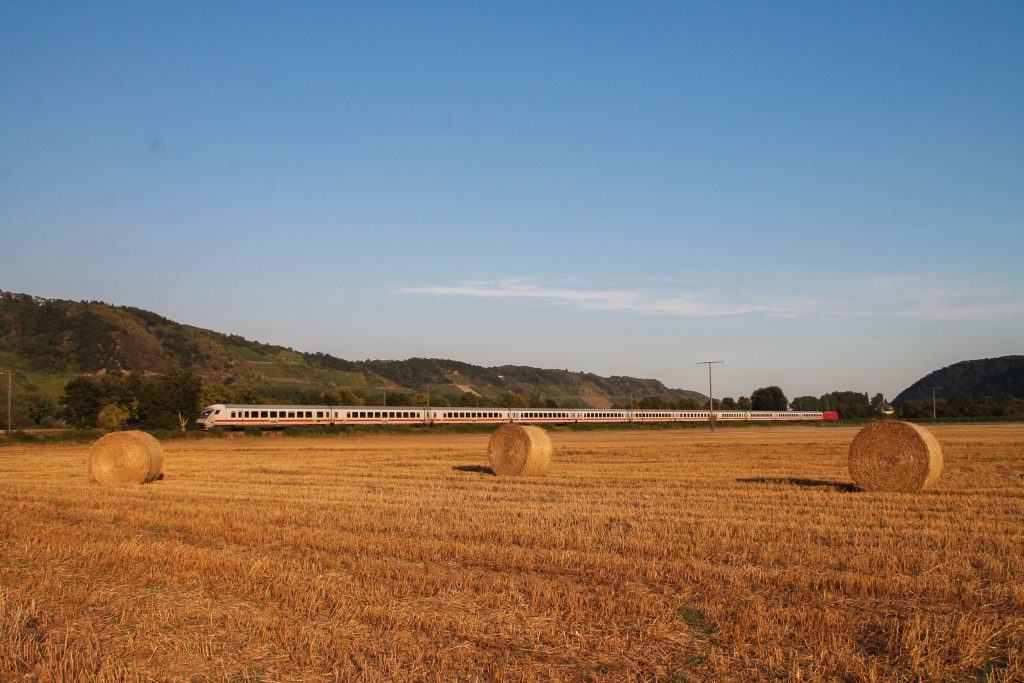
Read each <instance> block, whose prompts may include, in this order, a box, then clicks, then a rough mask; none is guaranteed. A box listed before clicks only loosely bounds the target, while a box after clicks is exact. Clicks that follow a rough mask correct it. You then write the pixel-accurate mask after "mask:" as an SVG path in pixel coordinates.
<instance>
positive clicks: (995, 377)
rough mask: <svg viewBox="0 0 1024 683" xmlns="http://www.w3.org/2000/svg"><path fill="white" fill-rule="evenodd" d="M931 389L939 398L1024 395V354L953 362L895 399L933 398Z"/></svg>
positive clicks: (917, 382) (902, 400) (1021, 396)
mask: <svg viewBox="0 0 1024 683" xmlns="http://www.w3.org/2000/svg"><path fill="white" fill-rule="evenodd" d="M932 389H934V390H935V395H936V397H938V398H940V399H947V398H951V397H953V396H958V395H966V396H970V397H972V398H974V399H982V398H985V397H990V396H991V397H995V396H1012V397H1014V398H1018V399H1024V356H1001V357H999V358H981V359H978V360H965V361H960V362H959V363H954V364H953V365H950V366H948V367H945V368H942V369H941V370H936V371H934V372H931V373H929V374H928V375H926V376H924V377H922V378H921V379H919V380H917V381H916V382H914V383H913V384H911V385H910V386H909V387H907V388H906V389H904V390H903V391H902V392H900V394H899V396H897V397H896V398H895V399H893V401H892V402H893V404H894V405H897V406H899V405H903V404H905V403H907V402H908V401H917V400H922V399H928V400H931V398H932Z"/></svg>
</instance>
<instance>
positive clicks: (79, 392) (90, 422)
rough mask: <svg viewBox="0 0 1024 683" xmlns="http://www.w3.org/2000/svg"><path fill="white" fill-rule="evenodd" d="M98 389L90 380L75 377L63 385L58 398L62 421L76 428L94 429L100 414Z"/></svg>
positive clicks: (99, 393)
mask: <svg viewBox="0 0 1024 683" xmlns="http://www.w3.org/2000/svg"><path fill="white" fill-rule="evenodd" d="M100 396H101V392H100V388H99V386H98V385H97V384H96V383H95V382H93V381H92V380H89V379H86V378H85V377H76V378H75V379H73V380H71V381H70V382H68V383H67V384H65V385H64V395H63V396H61V398H60V403H61V405H62V406H63V413H64V419H65V420H67V421H68V422H70V423H71V424H73V425H75V426H76V427H95V426H96V417H97V416H98V415H99V412H100V407H101V406H100Z"/></svg>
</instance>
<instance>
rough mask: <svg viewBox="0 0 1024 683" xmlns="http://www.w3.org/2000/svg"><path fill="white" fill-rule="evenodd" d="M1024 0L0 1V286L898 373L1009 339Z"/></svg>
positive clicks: (816, 388) (865, 386)
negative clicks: (719, 0)
mask: <svg viewBox="0 0 1024 683" xmlns="http://www.w3.org/2000/svg"><path fill="white" fill-rule="evenodd" d="M1022 45H1024V3H1020V2H1005V3H998V2H977V3H966V2H956V3H942V2H927V3H925V2H920V3H910V2H908V3H862V2H858V3H843V2H829V3H819V2H796V3H792V2H779V3H753V2H751V3H745V2H740V3H731V2H724V3H703V2H701V3H696V2H694V3H687V2H671V3H644V2H630V3H615V2H586V3H584V2H578V3H577V2H559V3H543V2H517V3H497V2H473V3H468V2H467V3H440V2H439V3H370V2H366V3H345V4H342V3H313V2H303V3H282V2H273V3H271V2H254V3H241V2H238V3H233V2H219V3H195V2H176V3H156V2H154V3H129V2H125V3H106V2H92V3H72V2H67V3H64V2H50V3H38V2H17V1H15V2H6V3H3V4H0V102H2V103H3V104H2V106H0V237H2V244H3V247H2V249H3V256H2V259H0V261H2V265H0V288H2V289H6V290H9V291H19V292H28V293H32V294H36V295H40V296H46V297H56V298H70V299H99V300H103V301H108V302H111V303H116V304H128V305H134V306H140V307H143V308H147V309H150V310H154V311H157V312H159V313H161V314H163V315H166V316H168V317H170V318H173V319H175V320H179V321H181V322H185V323H189V324H193V325H199V326H202V327H207V328H211V329H216V330H219V331H224V332H231V333H237V334H242V335H245V336H247V337H249V338H255V339H258V340H260V341H265V342H271V343H278V344H284V345H288V346H292V347H294V348H296V349H300V350H309V351H324V352H328V353H333V354H335V355H338V356H341V357H345V358H352V359H362V358H406V357H410V356H431V357H444V358H454V359H458V360H464V361H467V362H473V363H480V364H485V365H496V364H505V363H515V364H528V365H537V366H542V367H558V368H567V369H571V370H587V371H593V372H597V373H600V374H606V375H607V374H629V375H639V376H646V377H657V378H658V379H661V380H662V381H664V382H665V383H667V384H668V385H670V386H675V387H683V388H694V389H699V390H702V389H703V388H705V387H706V374H705V370H704V369H703V368H701V367H698V366H697V365H696V363H697V362H698V361H702V360H724V361H725V365H724V366H716V370H715V372H716V391H715V393H716V395H734V396H736V395H743V394H749V392H750V391H751V390H752V389H754V388H757V387H759V386H763V385H766V384H778V385H780V386H781V387H782V388H783V390H784V391H785V392H786V393H787V395H788V396H790V397H793V396H797V395H802V394H815V395H818V394H821V393H824V392H826V391H830V390H857V391H868V392H871V393H872V394H873V393H875V392H878V391H880V392H883V393H884V394H885V395H886V396H887V397H890V398H891V397H893V396H894V395H895V394H896V393H897V392H898V391H900V390H901V389H903V388H905V387H906V386H907V385H909V384H910V383H911V382H913V381H914V380H916V379H918V378H919V377H920V376H922V375H924V374H926V373H927V372H930V371H931V370H933V369H936V368H938V367H941V366H944V365H948V364H950V363H953V362H956V361H959V360H963V359H968V358H982V357H991V356H998V355H1005V354H1011V353H1024V347H1022V344H1021V340H1022V339H1024V275H1022V268H1021V265H1020V264H1021V263H1022V262H1024V48H1022V47H1021V46H1022Z"/></svg>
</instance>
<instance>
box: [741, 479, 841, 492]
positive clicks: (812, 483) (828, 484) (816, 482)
mask: <svg viewBox="0 0 1024 683" xmlns="http://www.w3.org/2000/svg"><path fill="white" fill-rule="evenodd" d="M736 481H739V482H742V483H744V484H782V485H790V486H806V487H809V488H813V487H822V486H823V487H825V488H830V489H835V490H836V491H842V492H843V493H853V492H854V491H857V490H859V489H858V488H857V487H856V486H854V485H853V484H847V483H845V482H841V481H823V480H821V479H800V478H798V477H750V478H747V479H737V480H736Z"/></svg>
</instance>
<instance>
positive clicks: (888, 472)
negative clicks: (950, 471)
mask: <svg viewBox="0 0 1024 683" xmlns="http://www.w3.org/2000/svg"><path fill="white" fill-rule="evenodd" d="M940 474H942V448H940V447H939V442H938V441H936V440H935V437H934V436H932V435H931V433H930V432H929V431H928V430H926V429H924V428H923V427H919V426H917V425H915V424H911V423H909V422H895V421H891V420H886V421H884V422H876V423H874V424H872V425H869V426H867V427H865V428H864V429H862V430H860V432H858V433H857V436H855V437H854V438H853V443H851V444H850V476H851V477H853V480H854V481H855V482H856V483H857V486H859V487H860V488H862V489H864V490H866V491H903V492H912V491H920V490H921V489H926V488H928V487H929V486H931V485H932V484H934V483H935V482H936V481H937V480H938V478H939V475H940Z"/></svg>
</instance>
